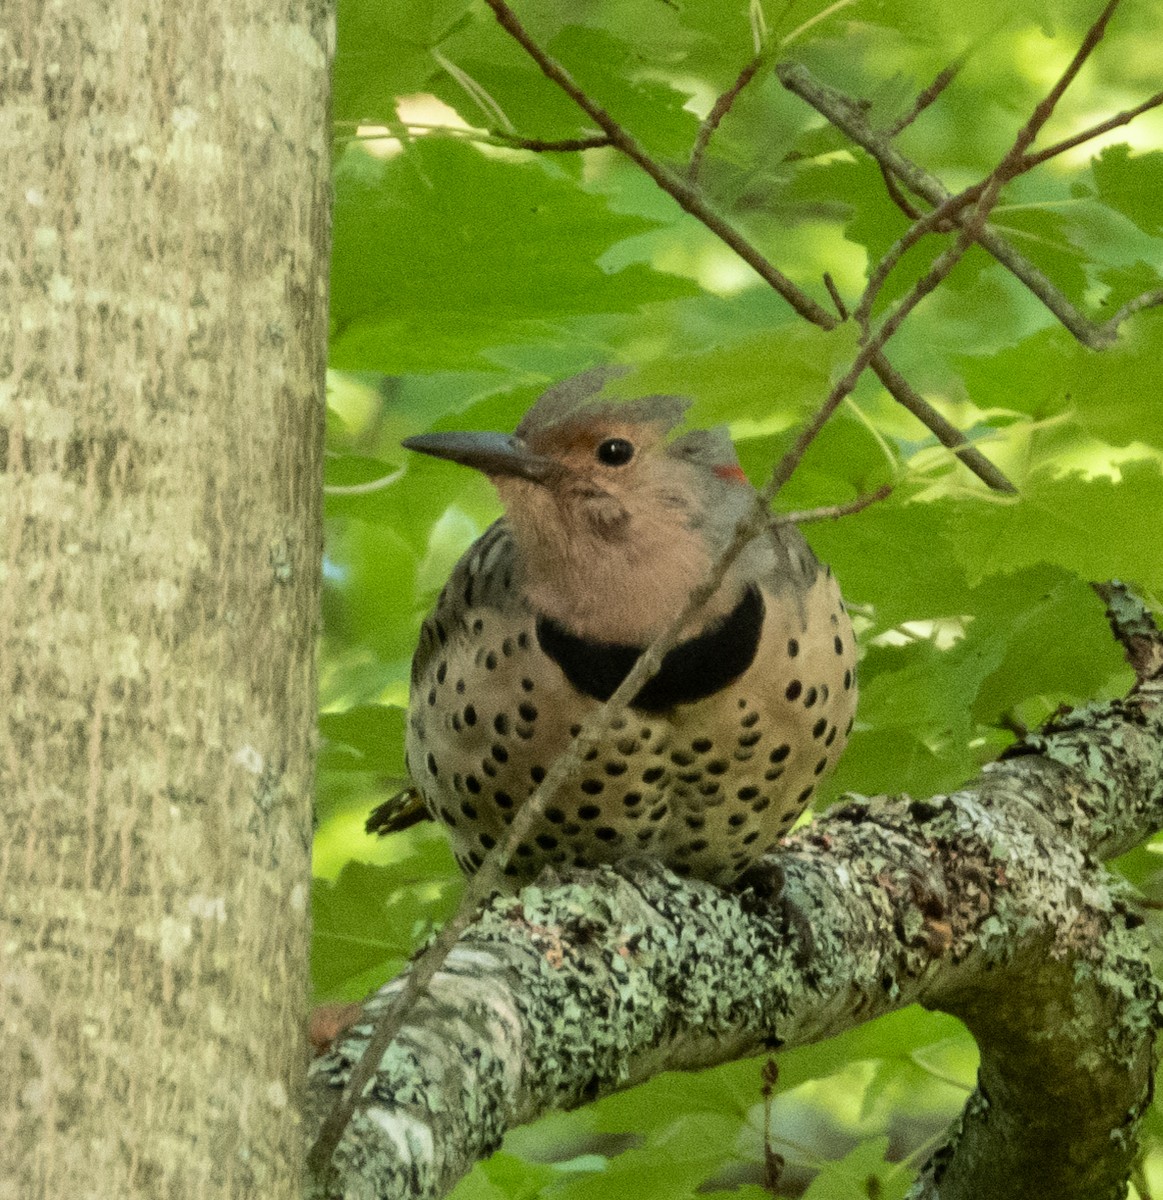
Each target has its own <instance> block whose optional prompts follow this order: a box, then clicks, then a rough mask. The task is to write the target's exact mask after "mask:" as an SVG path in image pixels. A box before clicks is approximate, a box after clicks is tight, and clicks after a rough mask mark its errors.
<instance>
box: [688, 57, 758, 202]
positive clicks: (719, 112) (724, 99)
mask: <svg viewBox="0 0 1163 1200" xmlns="http://www.w3.org/2000/svg"><path fill="white" fill-rule="evenodd" d="M769 58H770V52H769V51H766V50H761V51H760V52H759V53H758V54H757V55H755V57H754V58H753V59H752V60H751V61H750V62H749V63H748V64H747V65H746V66H745V67H744V68H743V70H742V71H740V72H739V74H738V75H737V76H736V77H735V82H734V83H732V84H731V86H730V87H729V88H728V89H727V90H726V91H725V92H723V93H722V95H721V96H719V98H718V99H717V100H716V101H715V103H714V104H713V105H712V106H711V111H710V112H709V113H707V115H706V116H705V117H704V118H703V120H702V122H701V123H700V125H699V130H698V133H696V134H695V142H694V145H693V146H692V147H691V159H690V162H689V163H688V164H687V169H686V177H687V179H689V180H690V182H691V183H694V182H695V181H696V180H697V179H698V177H699V168H700V167H701V166H702V165H703V155H704V154H705V153H706V150H707V143H708V142H709V141H710V140H711V135H712V134H713V133H714V132H715V130H716V129H718V128H719V123H720V122H721V121H722V119H723V118H724V117H725V116H726V115H727V113H728V112H730V111H731V105H732V104H734V103H735V98H736V97H737V96H738V95H739V93H740V92H741V91H742V90H743V89H744V88H745V87H746V86H747V85H748V84H749V83H750V82H751V80H752V78H753V77H754V75H755V72H756V71H758V70H759V68H760V67H761V66H763V65H764V63H765V62H767V61H768V59H769Z"/></svg>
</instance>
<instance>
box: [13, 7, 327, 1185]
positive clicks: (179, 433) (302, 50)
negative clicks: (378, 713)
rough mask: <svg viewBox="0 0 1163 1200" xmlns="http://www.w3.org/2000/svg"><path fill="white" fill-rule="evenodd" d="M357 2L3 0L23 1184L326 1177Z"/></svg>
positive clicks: (284, 1181) (17, 1096) (18, 1138)
mask: <svg viewBox="0 0 1163 1200" xmlns="http://www.w3.org/2000/svg"><path fill="white" fill-rule="evenodd" d="M328 8H329V6H328V4H327V0H273V3H272V2H271V0H199V2H198V3H196V4H159V3H156V2H154V0H62V2H60V3H55V4H47V3H44V2H43V0H5V3H3V4H2V5H0V829H2V830H3V836H2V837H0V1030H2V1037H0V1081H2V1083H0V1196H3V1197H19V1198H20V1200H30V1198H33V1197H53V1198H54V1200H55V1198H57V1197H64V1196H76V1197H81V1196H100V1197H103V1198H104V1197H114V1196H116V1197H119V1198H120V1197H136V1196H142V1197H144V1196H149V1197H155V1196H167V1197H185V1196H199V1197H212V1196H229V1197H237V1196H242V1195H253V1194H258V1193H259V1192H261V1194H262V1195H263V1196H264V1197H266V1198H271V1197H280V1196H291V1195H295V1194H297V1192H298V1187H299V1184H298V1177H299V1170H300V1167H299V1164H300V1161H301V1146H300V1136H301V1134H300V1119H299V1116H298V1105H299V1087H300V1084H299V1080H300V1078H301V1075H302V1071H303V1063H304V1047H303V1039H302V1036H301V1032H300V1031H301V1029H302V1018H303V1010H304V1005H305V999H306V979H307V948H308V939H307V914H308V910H307V887H308V875H309V871H308V864H309V849H308V843H309V836H310V826H311V821H310V804H311V786H312V765H311V757H312V756H311V746H310V730H311V728H312V720H313V709H314V701H315V694H314V693H315V688H314V652H315V635H316V628H317V621H318V565H319V555H320V513H319V495H320V487H319V484H320V478H319V476H320V460H321V434H322V426H323V422H322V412H323V408H322V400H323V389H322V383H323V355H324V345H325V314H326V282H325V281H326V269H325V264H326V252H327V247H328V216H327V211H328V210H327V198H328V183H327V178H328V165H329V153H328V140H327V66H328V63H327V57H328V51H327V46H328V40H329V36H330V33H329V29H330V26H329V12H328Z"/></svg>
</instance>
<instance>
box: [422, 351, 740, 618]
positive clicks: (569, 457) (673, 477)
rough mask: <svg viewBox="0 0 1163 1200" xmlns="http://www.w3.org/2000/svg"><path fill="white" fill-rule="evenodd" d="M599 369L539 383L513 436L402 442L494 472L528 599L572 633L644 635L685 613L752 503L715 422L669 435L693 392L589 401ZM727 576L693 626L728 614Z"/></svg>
mask: <svg viewBox="0 0 1163 1200" xmlns="http://www.w3.org/2000/svg"><path fill="white" fill-rule="evenodd" d="M610 375H611V372H610V371H608V370H601V371H590V372H587V373H586V374H585V375H582V376H579V377H577V378H575V379H571V380H567V381H566V382H565V383H563V384H559V385H558V386H557V387H555V388H552V389H551V390H550V391H548V392H546V393H545V394H544V395H543V396H542V397H541V398H540V399H539V400H538V401H537V403H536V404H534V406H533V407H532V408H531V409H530V410H529V411H528V412H527V413H526V414H525V416H524V418H523V419H522V421H521V423H520V424H519V425H518V426H517V429H516V431H515V432H514V433H513V434H511V435H509V434H499V433H432V434H425V435H422V436H419V437H414V438H408V439H407V440H406V441H405V442H404V445H405V446H407V447H408V448H409V449H411V450H418V451H420V452H421V453H423V454H431V455H434V456H435V457H437V458H445V459H450V460H451V461H453V462H458V463H462V464H464V465H465V466H470V467H475V468H477V469H478V470H480V471H483V472H484V473H485V474H486V475H488V476H489V477H490V479H491V480H492V481H493V483H494V485H495V486H496V488H497V492H498V493H499V495H500V497H501V501H502V503H503V504H504V506H505V512H506V515H507V516H508V519H509V522H510V524H511V525H512V528H513V532H514V536H515V538H516V540H517V547H518V551H519V555H520V560H521V567H522V571H523V575H524V586H525V587H526V589H527V590H528V592H529V595H530V600H531V603H532V604H533V605H534V607H535V608H536V609H537V610H538V611H539V612H543V613H545V614H546V615H547V616H551V617H553V618H554V619H555V620H557V621H559V622H561V623H562V624H564V625H566V626H567V627H569V628H571V629H573V630H574V631H575V632H576V633H578V634H579V635H581V636H585V637H591V638H595V639H598V640H603V641H617V642H640V641H642V640H645V639H649V637H651V636H653V634H654V633H656V632H657V631H658V630H659V629H661V628H662V627H664V626H665V625H666V624H667V623H668V622H669V621H670V620H671V619H672V618H673V616H674V615H675V614H676V613H677V612H678V611H679V609H681V607H682V605H683V603H684V601H685V599H686V595H687V594H688V593H689V591H690V590H691V589H692V588H694V587H696V586H697V585H698V584H699V583H700V582H702V580H703V579H704V578H705V577H706V575H707V572H708V571H709V569H710V564H711V562H712V560H713V558H714V556H715V554H716V553H717V551H718V550H719V549H721V548H722V546H723V545H724V544H725V543H726V541H727V540H728V539H729V538H730V537H731V534H732V532H733V530H734V528H735V525H736V523H737V521H738V520H739V518H740V517H741V516H742V515H743V514H744V513H746V511H747V509H748V507H749V506H750V505H751V504H752V503H753V502H754V491H753V489H752V488H751V485H750V483H748V481H747V477H746V476H745V475H744V474H743V471H742V469H741V468H740V467H739V462H738V459H737V457H736V454H735V448H734V446H733V445H732V443H731V439H730V437H729V436H728V435H727V432H726V430H725V429H716V430H694V431H692V432H689V433H686V434H683V435H681V436H679V437H671V434H672V433H673V431H674V428H675V426H676V425H677V424H678V423H679V421H680V420H681V419H682V416H683V414H684V412H685V411H686V409H687V407H688V405H689V401H687V400H684V399H682V398H680V397H678V396H645V397H642V398H640V399H636V400H627V401H613V400H603V399H601V398H600V397H599V395H598V393H600V391H601V389H602V387H603V386H604V384H605V382H606V380H607V379H608V378H609V377H610ZM742 586H743V585H742V583H741V582H740V581H739V580H738V579H733V578H732V576H730V575H729V576H728V578H727V579H726V580H725V581H724V586H723V587H722V588H721V589H720V593H721V595H720V596H717V597H716V598H715V599H714V600H713V601H712V603H711V604H710V605H709V608H708V611H707V612H705V613H704V615H703V616H702V617H701V618H700V622H701V623H705V622H706V621H708V620H711V619H713V618H714V617H715V616H717V615H718V614H719V613H720V612H721V611H727V610H729V609H730V607H732V606H733V604H734V602H735V600H737V598H738V594H739V591H740V588H741V587H742Z"/></svg>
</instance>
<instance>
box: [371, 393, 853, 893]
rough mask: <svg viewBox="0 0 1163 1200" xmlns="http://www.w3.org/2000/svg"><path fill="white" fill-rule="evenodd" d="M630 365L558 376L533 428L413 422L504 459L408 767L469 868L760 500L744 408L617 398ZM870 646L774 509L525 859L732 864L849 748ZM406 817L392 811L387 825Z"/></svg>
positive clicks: (435, 619) (593, 754)
mask: <svg viewBox="0 0 1163 1200" xmlns="http://www.w3.org/2000/svg"><path fill="white" fill-rule="evenodd" d="M609 374H610V373H609V372H600V371H599V372H588V373H587V374H586V375H583V376H580V377H578V378H576V379H573V380H570V381H567V382H566V383H563V384H561V385H559V386H558V387H555V388H553V389H552V390H550V391H548V392H546V393H545V394H544V395H543V396H542V397H541V399H540V400H538V401H537V403H536V404H535V405H534V406H533V407H532V408H531V409H530V410H529V412H528V413H527V414H526V415H525V417H524V419H523V420H522V421H521V423H520V425H519V426H518V427H517V430H516V433H515V434H513V435H512V436H508V435H502V434H492V433H434V434H427V435H424V436H421V437H414V438H409V439H408V440H407V441H406V442H405V443H404V445H405V446H407V447H408V448H410V449H412V450H417V451H419V452H421V453H423V454H430V455H434V456H435V457H437V458H444V459H450V460H452V461H453V462H457V463H462V464H464V465H466V466H470V467H475V468H476V469H478V470H480V471H483V472H484V473H485V474H486V475H488V476H489V478H490V479H491V480H492V482H493V483H494V485H495V486H496V488H497V491H498V493H499V494H500V498H501V500H502V502H503V504H504V506H505V516H504V517H502V518H501V519H500V520H499V521H497V522H496V523H495V524H494V525H492V526H491V527H490V528H489V529H488V530H486V532H485V533H484V534H482V535H481V537H480V538H478V539H477V541H476V542H475V543H473V545H472V546H470V547H469V549H468V551H467V552H466V553H465V555H464V557H463V558H462V559H461V560H460V562H459V563H458V564H457V566H456V568H455V569H454V570H453V572H452V576H451V577H450V579H449V580H448V583H447V584H446V586H445V588H444V590H443V591H442V592H441V594H440V598H439V600H438V601H437V603H436V607H435V609H434V611H433V612H432V613H431V614H430V615H429V617H428V618H427V620H426V621H425V622H424V626H423V630H422V633H421V638H420V644H419V648H418V649H417V651H416V655H415V658H414V660H413V664H412V694H411V702H410V705H409V712H408V729H407V758H408V768H409V773H410V774H411V776H412V778H413V780H414V781H415V784H416V787H417V788H418V789H419V793H420V795H421V796H422V798H423V801H424V804H425V806H426V807H427V809H428V812H429V813H430V814H431V815H432V816H433V817H435V818H436V819H438V820H440V821H443V822H444V824H445V825H447V826H448V829H449V830H450V832H451V836H452V845H453V849H454V851H455V853H456V858H457V861H458V862H459V863H460V865H461V867H462V869H464V870H465V871H466V872H467V873H469V874H471V873H472V872H474V871H475V870H476V869H477V868H479V867H480V866H481V865H482V863H483V861H484V859H485V856H486V855H487V854H488V853H489V852H490V851H491V850H493V849H494V848H495V847H497V846H498V845H500V844H501V843H503V842H504V840H505V836H506V830H507V827H508V825H509V824H510V823H511V822H512V820H513V816H514V813H515V812H516V811H517V810H518V809H519V808H520V807H521V805H522V804H524V803H525V801H526V800H527V799H528V798H529V796H530V795H531V794H532V793H533V792H534V790H535V789H536V788H537V785H538V784H539V782H540V781H541V780H542V779H543V778H544V776H545V774H546V772H547V770H548V768H549V766H550V764H551V763H552V762H553V760H554V759H555V758H556V757H557V756H558V755H560V754H562V753H563V752H564V751H565V750H566V749H567V748H568V747H569V744H570V742H571V740H572V738H573V737H574V735H575V734H576V733H577V731H578V730H579V728H580V726H581V724H582V722H583V721H584V720H585V719H586V717H587V716H588V715H589V714H590V713H591V712H592V711H593V709H594V708H595V707H596V706H597V705H598V704H600V703H601V702H602V701H604V700H606V699H608V698H609V697H610V696H611V695H612V694H613V692H614V690H615V689H616V688H617V686H618V684H619V683H620V682H621V681H622V680H623V679H624V678H625V677H626V675H627V674H628V673H629V671H630V669H631V667H632V666H633V665H634V662H635V660H636V658H637V657H638V654H639V652H640V651H641V650H642V649H644V648H645V647H646V646H647V645H648V644H649V643H650V641H651V640H652V639H653V638H654V637H656V636H657V635H658V634H659V632H660V631H662V630H663V629H664V628H666V626H667V625H668V624H669V623H671V622H672V621H673V620H674V619H675V618H676V617H677V616H678V614H679V612H680V611H681V610H682V608H683V606H684V604H685V602H686V600H687V598H688V596H689V594H690V593H691V591H692V590H693V589H694V588H696V587H698V586H699V585H700V584H701V583H703V581H704V580H705V579H706V578H707V577H708V575H709V573H710V571H711V569H712V566H713V564H714V563H715V561H716V559H717V557H718V556H719V554H720V552H721V551H722V549H723V548H724V547H725V546H726V545H727V543H728V542H729V541H730V540H731V538H732V535H733V533H734V530H735V527H736V525H737V523H738V521H739V520H740V518H742V517H744V516H745V515H747V514H748V512H749V511H750V510H751V509H752V506H753V505H754V504H755V492H754V490H753V488H752V487H751V485H750V484H749V483H748V481H747V478H746V476H745V475H744V474H743V471H742V470H741V468H740V467H739V464H738V460H737V458H736V455H735V449H734V447H733V445H732V443H731V441H730V438H729V437H728V436H727V434H726V432H725V431H718V430H710V431H708V430H696V431H693V432H688V433H685V434H682V435H680V436H677V437H675V436H672V434H673V431H674V428H675V426H676V425H677V424H678V422H679V421H680V419H681V418H682V415H683V412H684V411H685V409H686V407H687V403H688V402H687V401H685V400H682V399H680V398H678V397H675V396H647V397H645V398H642V399H638V400H631V401H620V402H619V401H609V400H603V399H601V398H600V396H599V395H598V393H599V392H600V391H601V389H602V387H603V386H604V383H605V381H606V379H607V378H608V377H609ZM855 665H856V656H855V644H854V641H853V635H852V628H851V625H850V623H849V620H848V616H847V614H846V612H845V608H844V602H843V600H842V599H841V597H840V591H839V588H838V587H837V585H836V582H835V580H834V579H833V577H832V574H831V571H830V570H829V569H827V568H824V567H822V566H821V565H820V563H819V562H818V561H817V560H816V558H815V557H814V555H813V554H812V552H811V550H809V549H808V547H807V544H806V543H805V542H804V540H803V538H802V536H801V535H800V534H799V532H798V531H797V530H795V529H794V528H793V527H791V526H790V525H787V524H777V523H775V522H773V523H772V524H771V525H770V526H769V527H768V528H767V529H766V531H765V532H764V533H762V534H760V535H759V536H758V537H756V538H754V539H753V540H752V541H751V542H750V543H749V544H748V545H747V546H746V547H745V548H744V550H743V551H742V552H741V553H740V555H739V557H738V558H737V559H736V560H735V562H734V564H733V565H732V566H731V567H730V568H729V569H728V571H727V572H726V575H725V576H724V578H723V581H722V583H721V585H720V586H719V587H718V589H717V590H716V591H715V593H714V594H713V595H712V597H711V598H710V600H709V601H708V603H707V604H706V605H705V606H704V608H703V609H702V610H701V611H700V612H698V613H697V614H696V615H695V616H694V617H693V618H692V619H691V621H690V622H689V624H688V626H687V627H686V628H685V629H684V630H683V631H682V633H681V636H680V639H679V641H678V643H677V644H676V645H675V647H674V648H673V649H672V650H671V651H670V652H669V653H668V654H667V655H666V657H665V658H664V659H663V662H662V667H661V669H660V670H659V672H658V674H657V675H655V677H654V678H653V679H652V680H651V681H650V682H649V683H647V684H646V685H645V686H644V687H643V688H642V689H641V690H640V691H639V693H638V694H637V696H636V697H635V699H634V700H633V702H632V703H631V705H630V706H629V708H628V709H626V711H625V712H624V713H623V714H622V715H621V716H620V717H618V718H617V719H616V720H615V722H614V724H613V726H612V727H611V728H610V729H609V731H608V734H607V736H606V737H605V739H604V740H603V742H602V743H601V744H600V745H599V746H598V747H597V748H596V749H594V750H591V751H590V752H589V753H588V754H587V755H586V761H585V762H584V763H583V764H582V767H581V770H580V771H578V772H577V773H576V777H575V778H573V779H571V780H570V781H569V782H568V783H567V784H566V785H565V786H564V787H562V788H561V789H560V790H559V791H558V792H557V793H556V794H554V795H552V796H550V797H548V799H547V801H546V805H545V812H544V815H543V817H541V818H539V819H538V820H537V821H536V823H535V825H534V827H533V828H532V830H531V831H530V833H529V834H528V836H527V837H525V838H523V839H522V840H521V842H520V843H519V844H518V845H517V846H516V848H515V851H514V853H513V855H512V858H511V860H510V861H509V863H508V865H507V866H506V868H505V870H506V872H507V873H508V874H509V875H512V876H516V877H518V878H520V879H525V878H531V877H532V876H533V875H535V874H536V873H537V872H538V871H539V870H540V869H541V868H542V867H543V866H545V865H546V864H561V865H567V866H568V865H580V866H586V865H593V864H595V863H598V862H612V861H614V860H617V859H620V858H624V857H627V856H630V855H647V856H650V857H653V858H657V859H661V860H662V861H663V862H665V863H666V864H668V865H669V866H670V867H671V868H672V869H673V870H675V871H676V872H678V873H680V874H683V875H692V876H695V877H697V878H702V879H708V880H712V881H714V882H718V883H727V882H730V881H732V880H733V879H734V878H736V877H737V876H738V875H740V874H741V873H742V872H743V871H745V870H746V869H747V868H748V867H749V866H750V865H751V864H752V863H753V862H754V861H755V860H756V859H758V858H759V857H760V856H761V855H763V854H764V853H765V852H767V851H770V850H771V849H772V848H773V847H774V846H775V844H776V842H777V840H778V839H779V838H780V836H781V835H783V834H784V833H786V832H787V830H788V829H789V827H790V826H791V824H792V823H793V822H794V821H795V819H796V817H797V816H798V815H799V813H800V812H802V811H803V809H804V807H805V806H806V805H807V804H808V802H809V800H810V799H811V797H812V795H813V793H814V792H815V790H816V788H817V787H818V786H819V784H820V781H821V780H822V779H823V777H824V775H825V774H826V773H827V772H828V771H829V770H830V769H831V768H832V766H834V764H835V762H836V760H837V758H838V757H839V755H840V752H841V750H842V749H843V747H844V744H845V741H846V740H847V737H848V733H849V731H850V730H851V727H852V717H853V712H854V710H855V706H856V683H855ZM390 824H391V822H390V821H389V820H387V818H386V816H385V814H384V813H383V812H382V811H381V810H377V812H376V813H374V814H373V815H372V818H371V819H370V820H369V822H368V827H369V829H377V828H383V827H384V826H386V825H390Z"/></svg>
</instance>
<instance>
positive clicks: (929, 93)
mask: <svg viewBox="0 0 1163 1200" xmlns="http://www.w3.org/2000/svg"><path fill="white" fill-rule="evenodd" d="M968 60H969V51H968V50H966V51H965V53H964V54H961V55H959V56H958V57H957V58H955V59H954V60H953V61H952V62H951V63H950V64H949V65H948V66H947V67H946V68H945V69H944V70H943V71H942V72H941V73H940V74H939V75H938V76H937V78H936V79H934V80H933V82H932V83H931V84H929V86H928V87H927V88H925V90H924V91H923V92H920V93H919V94H918V95H917V98H916V100H914V101H913V105H912V108H910V109H909V111H908V112H907V113H905V115H904V116H903V117H900V118H898V119H897V120H896V121H894V122H893V123H892V124H891V125H890V126H889V127H888V128H887V129H886V130H885V131H884V132H885V136H886V137H890V138H894V137H897V136H898V135H899V134H901V133H903V132H904V131H905V130H906V129H908V127H909V126H910V125H911V124H912V123H913V122H914V121H915V120H916V119H917V118H918V117H919V116H920V115H921V113H923V112H924V111H925V109H926V108H928V107H929V105H930V104H932V103H933V101H934V100H936V99H937V97H938V96H940V95H941V93H942V92H943V91H944V90H945V89H946V88H947V87H948V86H949V85H950V84H951V83H952V82H953V80H954V79H956V78H957V73H958V72H959V71H960V70H961V68H962V67H963V66H965V64H966V62H968Z"/></svg>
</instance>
